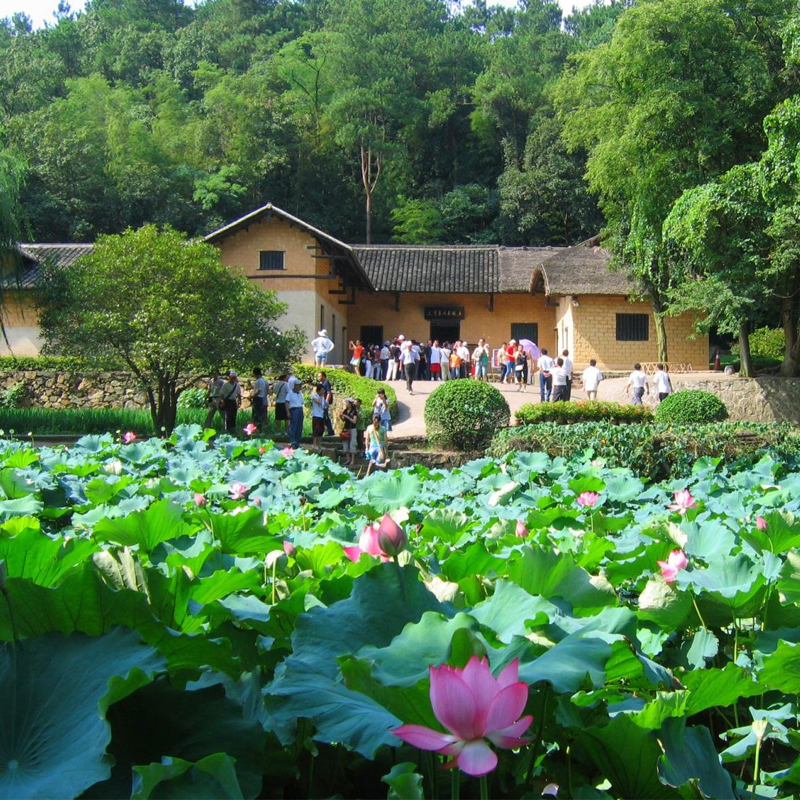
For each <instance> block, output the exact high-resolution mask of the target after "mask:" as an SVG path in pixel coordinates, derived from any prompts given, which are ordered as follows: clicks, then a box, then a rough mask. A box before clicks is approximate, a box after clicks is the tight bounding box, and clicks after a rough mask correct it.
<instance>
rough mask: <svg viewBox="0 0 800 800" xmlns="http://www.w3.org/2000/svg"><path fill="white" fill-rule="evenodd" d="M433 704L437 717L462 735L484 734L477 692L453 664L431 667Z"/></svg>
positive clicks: (468, 736) (463, 737)
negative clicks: (478, 712)
mask: <svg viewBox="0 0 800 800" xmlns="http://www.w3.org/2000/svg"><path fill="white" fill-rule="evenodd" d="M430 676H431V705H432V706H433V713H434V714H436V719H438V720H439V722H441V723H442V725H444V726H445V728H447V729H448V730H450V731H452V732H453V733H454V734H455V735H456V736H457V737H458V738H459V739H475V738H477V737H479V736H481V735H482V731H481V730H480V723H481V720H479V719H478V718H477V713H476V711H477V709H476V707H475V695H474V694H473V693H472V691H471V690H470V688H469V686H467V684H466V683H464V681H463V680H461V676H460V675H459V674H458V673H457V672H456V670H455V669H453V667H449V666H447V665H446V664H444V665H442V666H441V667H439V668H436V667H431V669H430Z"/></svg>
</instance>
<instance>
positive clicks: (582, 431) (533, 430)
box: [489, 422, 800, 480]
mask: <svg viewBox="0 0 800 800" xmlns="http://www.w3.org/2000/svg"><path fill="white" fill-rule="evenodd" d="M517 451H541V452H543V453H547V454H548V455H550V456H552V457H566V458H568V457H570V456H572V455H574V454H577V453H582V454H586V455H587V457H590V458H593V459H599V461H601V462H602V463H604V464H606V465H607V466H608V467H625V468H627V469H632V470H634V471H636V472H637V473H638V474H641V475H646V476H649V477H650V478H651V479H653V480H663V479H667V478H678V477H685V476H687V475H690V474H691V472H692V469H693V467H694V464H695V463H696V462H697V460H698V459H702V458H704V457H711V458H723V459H725V460H726V461H727V462H737V461H740V460H741V461H742V462H743V463H746V464H751V463H753V462H754V461H755V460H756V459H757V458H759V457H761V455H763V454H764V453H769V454H771V455H773V456H774V457H776V458H780V459H787V460H788V461H789V462H790V463H796V462H797V459H798V457H800V436H798V434H797V430H796V429H795V428H794V427H793V426H792V425H791V424H790V423H743V422H731V423H710V424H697V425H671V424H660V423H658V422H656V423H655V424H653V425H615V424H613V423H607V422H596V423H595V422H585V423H578V424H576V425H560V424H557V423H538V424H536V425H525V426H517V427H513V428H508V429H506V430H504V431H500V433H498V434H497V436H495V438H494V439H493V441H492V445H491V448H490V449H489V454H490V455H492V456H494V457H495V458H499V457H501V456H503V455H506V454H509V453H514V452H517Z"/></svg>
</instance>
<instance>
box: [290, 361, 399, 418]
mask: <svg viewBox="0 0 800 800" xmlns="http://www.w3.org/2000/svg"><path fill="white" fill-rule="evenodd" d="M292 371H293V372H294V374H295V375H296V376H297V377H298V378H300V380H302V381H303V383H305V384H308V385H313V384H316V382H317V374H318V373H319V368H318V367H313V366H309V365H308V364H296V365H295V366H294V367H293V368H292ZM324 371H325V374H326V375H327V376H328V380H329V381H330V382H331V388H332V389H333V394H334V403H335V404H336V403H341V402H342V401H343V400H344V398H345V397H352V398H353V399H356V400H359V399H360V400H361V405H362V408H364V409H366V413H370V411H371V409H372V401H373V400H374V399H375V393H376V392H377V391H378V389H384V390H385V391H386V399H387V400H388V401H389V410H390V412H391V414H392V418H394V417H396V416H397V393H396V392H395V390H394V389H393V388H392V387H391V386H389V384H388V383H382V382H380V381H374V380H372V378H364V377H362V376H361V375H355V374H353V373H352V372H348V371H347V370H346V369H335V368H331V367H326V368H325V370H324Z"/></svg>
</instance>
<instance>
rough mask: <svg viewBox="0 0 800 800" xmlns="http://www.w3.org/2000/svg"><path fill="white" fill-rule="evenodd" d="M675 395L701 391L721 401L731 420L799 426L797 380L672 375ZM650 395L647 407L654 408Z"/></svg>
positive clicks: (773, 377) (762, 377) (775, 377)
mask: <svg viewBox="0 0 800 800" xmlns="http://www.w3.org/2000/svg"><path fill="white" fill-rule="evenodd" d="M672 384H673V388H674V389H675V391H680V390H681V389H702V390H703V391H706V392H711V393H712V394H715V395H717V396H718V397H720V398H721V399H722V401H723V402H724V403H725V405H726V406H727V407H728V413H729V414H730V419H731V420H738V421H742V422H793V423H795V424H796V425H800V378H781V377H778V376H774V375H765V376H761V377H756V378H740V377H738V376H731V377H725V378H723V377H719V378H705V377H702V378H701V377H694V376H693V375H691V374H687V375H673V376H672ZM655 402H656V398H655V397H654V396H653V394H651V395H650V397H649V398H648V403H647V405H655Z"/></svg>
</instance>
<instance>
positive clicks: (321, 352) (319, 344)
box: [311, 328, 334, 367]
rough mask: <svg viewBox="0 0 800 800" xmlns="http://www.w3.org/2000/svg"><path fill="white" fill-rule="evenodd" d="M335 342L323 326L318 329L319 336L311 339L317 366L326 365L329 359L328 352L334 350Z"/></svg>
mask: <svg viewBox="0 0 800 800" xmlns="http://www.w3.org/2000/svg"><path fill="white" fill-rule="evenodd" d="M333 347H334V344H333V342H332V341H331V340H330V339H329V338H328V331H326V330H325V328H323V329H322V330H321V331H317V338H316V339H312V340H311V349H312V350H313V352H314V365H315V366H317V367H324V366H325V362H326V361H327V360H328V353H330V352H331V350H333Z"/></svg>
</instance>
